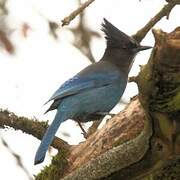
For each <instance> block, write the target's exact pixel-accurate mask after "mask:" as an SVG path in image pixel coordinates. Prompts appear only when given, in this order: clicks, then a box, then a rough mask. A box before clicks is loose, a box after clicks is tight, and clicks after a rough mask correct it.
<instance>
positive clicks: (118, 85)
mask: <svg viewBox="0 0 180 180" xmlns="http://www.w3.org/2000/svg"><path fill="white" fill-rule="evenodd" d="M102 31H103V32H104V33H105V38H106V40H107V47H106V50H105V52H104V55H103V57H102V58H101V60H100V61H99V62H96V63H94V64H91V65H89V66H88V67H86V68H85V69H83V70H82V71H80V72H79V73H78V74H76V75H75V76H74V77H72V78H71V79H69V80H68V81H66V82H65V83H64V84H63V85H61V86H60V87H59V89H58V90H57V91H56V92H55V93H54V94H53V95H52V97H51V98H50V99H49V100H48V102H49V101H52V100H53V103H52V105H51V106H50V108H49V109H48V110H47V112H48V111H51V110H54V109H57V113H56V115H55V118H54V120H53V122H52V124H51V125H50V127H49V128H48V129H47V131H46V133H45V135H44V137H43V139H42V141H41V144H40V146H39V148H38V150H37V152H36V156H35V161H34V164H38V163H41V162H43V160H44V158H45V154H46V151H47V150H48V147H49V145H50V144H51V143H52V141H53V138H54V136H55V133H56V131H57V129H58V128H59V126H60V124H61V123H62V122H64V121H65V120H67V119H73V120H75V121H77V122H87V121H93V120H98V119H100V118H102V117H104V116H105V114H108V112H109V111H110V110H111V109H112V108H113V107H114V106H115V105H116V104H117V103H118V102H119V100H120V98H121V96H122V94H123V92H124V90H125V88H126V84H127V79H128V73H129V71H130V68H131V66H132V63H133V60H134V57H135V55H136V54H137V52H139V51H141V50H145V49H149V48H151V47H149V46H141V45H140V44H139V43H138V42H137V41H136V40H135V39H133V38H132V37H130V36H128V35H126V34H125V33H123V32H121V31H120V30H119V29H117V28H116V27H114V26H113V25H112V24H111V23H110V22H108V21H107V20H106V19H104V22H103V24H102Z"/></svg>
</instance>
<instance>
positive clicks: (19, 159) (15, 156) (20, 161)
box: [0, 136, 33, 180]
mask: <svg viewBox="0 0 180 180" xmlns="http://www.w3.org/2000/svg"><path fill="white" fill-rule="evenodd" d="M0 138H1V141H2V143H3V145H4V146H5V147H6V148H7V150H8V151H9V153H10V154H12V156H13V157H14V158H15V159H16V162H17V165H18V166H19V167H20V168H21V169H22V170H23V171H24V172H25V173H26V175H27V177H28V178H29V179H30V180H33V179H32V177H31V175H30V173H29V172H28V170H27V169H26V167H25V166H24V164H23V162H22V160H21V157H20V155H18V154H17V153H15V152H14V151H13V150H12V148H11V147H10V146H9V145H8V143H7V142H6V141H5V139H4V138H3V137H2V136H0Z"/></svg>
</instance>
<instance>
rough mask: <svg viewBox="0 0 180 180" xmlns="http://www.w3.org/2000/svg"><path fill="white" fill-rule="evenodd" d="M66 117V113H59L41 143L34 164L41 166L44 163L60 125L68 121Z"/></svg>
mask: <svg viewBox="0 0 180 180" xmlns="http://www.w3.org/2000/svg"><path fill="white" fill-rule="evenodd" d="M65 117H66V114H65V113H63V112H60V111H57V113H56V116H55V118H54V120H53V122H52V124H51V125H50V126H49V128H48V129H47V131H46V133H45V135H44V137H43V139H42V141H41V144H40V146H39V148H38V150H37V152H36V156H35V160H34V164H39V163H41V162H43V161H44V158H45V155H46V152H47V150H48V147H49V145H50V144H51V143H52V141H53V139H54V136H55V134H56V132H57V130H58V128H59V126H60V124H61V123H62V122H63V121H65V120H66V119H65Z"/></svg>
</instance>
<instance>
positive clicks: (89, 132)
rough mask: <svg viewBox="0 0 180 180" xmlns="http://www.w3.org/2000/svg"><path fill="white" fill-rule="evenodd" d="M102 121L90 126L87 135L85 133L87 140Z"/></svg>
mask: <svg viewBox="0 0 180 180" xmlns="http://www.w3.org/2000/svg"><path fill="white" fill-rule="evenodd" d="M102 119H103V118H102ZM102 119H100V120H96V121H94V122H93V124H92V125H91V127H89V129H88V131H87V133H86V137H87V138H88V137H89V136H91V135H92V134H93V133H95V132H96V130H97V128H98V127H99V125H100V124H101V122H102Z"/></svg>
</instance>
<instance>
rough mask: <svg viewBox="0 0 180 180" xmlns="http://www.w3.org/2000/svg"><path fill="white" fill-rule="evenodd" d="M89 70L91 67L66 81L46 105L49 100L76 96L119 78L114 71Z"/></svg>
mask: <svg viewBox="0 0 180 180" xmlns="http://www.w3.org/2000/svg"><path fill="white" fill-rule="evenodd" d="M91 69H93V66H92V65H91V66H89V67H88V68H87V69H85V71H82V72H80V73H78V74H77V75H75V76H74V77H72V78H71V79H69V80H68V81H66V82H65V83H64V84H63V85H61V86H60V87H59V89H57V91H56V92H55V93H54V94H53V95H52V96H51V98H50V99H49V100H48V101H47V103H48V102H49V101H51V100H56V99H60V98H63V97H66V96H69V95H73V94H77V93H79V92H82V91H84V90H87V89H91V88H98V87H102V86H106V85H108V84H111V83H113V82H114V81H117V80H119V78H120V75H119V72H118V71H115V70H110V71H109V70H99V69H97V70H96V68H94V69H93V72H92V70H91ZM121 78H122V77H121Z"/></svg>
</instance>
